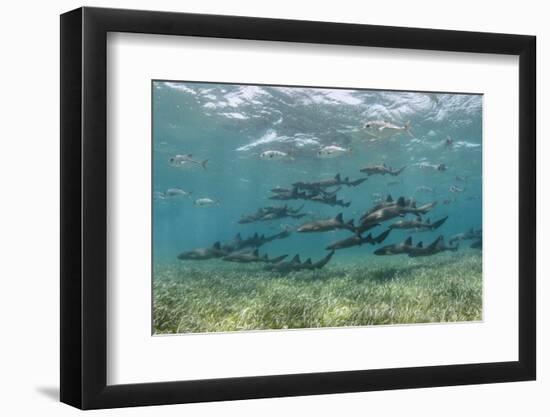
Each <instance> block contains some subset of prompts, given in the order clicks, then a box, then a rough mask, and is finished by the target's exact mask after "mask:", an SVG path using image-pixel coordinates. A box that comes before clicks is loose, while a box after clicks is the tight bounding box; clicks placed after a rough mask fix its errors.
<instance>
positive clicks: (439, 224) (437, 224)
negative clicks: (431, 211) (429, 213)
mask: <svg viewBox="0 0 550 417" xmlns="http://www.w3.org/2000/svg"><path fill="white" fill-rule="evenodd" d="M448 218H449V216H445V217H443V218H442V219H439V220H438V221H436V222H433V224H432V225H431V227H432V230H435V229H437V228H438V227H439V226H441V225H442V224H443V223H445V222H446V221H447V219H448ZM428 223H429V221H428Z"/></svg>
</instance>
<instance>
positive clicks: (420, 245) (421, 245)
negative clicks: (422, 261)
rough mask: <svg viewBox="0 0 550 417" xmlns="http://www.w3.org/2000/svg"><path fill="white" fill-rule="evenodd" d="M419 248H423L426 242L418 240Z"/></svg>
mask: <svg viewBox="0 0 550 417" xmlns="http://www.w3.org/2000/svg"><path fill="white" fill-rule="evenodd" d="M416 247H417V248H423V247H424V244H423V243H422V242H418V245H416Z"/></svg>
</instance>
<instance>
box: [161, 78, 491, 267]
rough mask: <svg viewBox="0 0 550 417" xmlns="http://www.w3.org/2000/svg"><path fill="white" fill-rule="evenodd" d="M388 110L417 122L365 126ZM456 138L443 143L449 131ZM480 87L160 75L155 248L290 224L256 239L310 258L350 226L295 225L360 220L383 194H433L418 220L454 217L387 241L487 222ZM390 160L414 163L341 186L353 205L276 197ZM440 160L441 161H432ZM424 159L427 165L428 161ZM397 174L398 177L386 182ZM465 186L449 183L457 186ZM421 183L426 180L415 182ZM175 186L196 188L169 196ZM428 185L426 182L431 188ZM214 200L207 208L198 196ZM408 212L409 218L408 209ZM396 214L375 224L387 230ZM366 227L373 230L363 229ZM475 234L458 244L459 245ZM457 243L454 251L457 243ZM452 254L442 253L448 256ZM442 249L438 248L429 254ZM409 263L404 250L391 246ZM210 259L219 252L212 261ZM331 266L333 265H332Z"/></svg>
mask: <svg viewBox="0 0 550 417" xmlns="http://www.w3.org/2000/svg"><path fill="white" fill-rule="evenodd" d="M376 120H386V121H388V122H391V123H392V124H395V125H397V126H400V127H402V126H404V125H405V124H406V123H407V122H410V130H411V134H407V133H405V132H403V133H399V134H395V135H394V136H392V137H391V138H385V139H374V138H373V137H371V136H369V135H368V134H367V133H366V132H365V129H364V128H363V126H364V125H365V123H367V122H369V121H376ZM448 137H449V138H451V139H452V141H453V143H452V144H451V145H446V143H445V141H446V139H447V138H448ZM481 144H482V96H480V95H468V94H435V93H423V92H418V93H416V92H392V91H377V90H339V89H333V90H330V89H314V88H294V87H269V86H245V85H228V84H211V83H189V82H154V83H153V150H154V152H153V193H154V199H153V254H154V263H155V264H162V263H166V262H170V263H173V262H182V263H186V264H193V265H199V264H200V263H201V261H177V260H176V258H177V255H178V254H179V253H181V252H183V251H188V250H191V249H193V248H199V247H208V246H211V245H212V244H213V243H214V242H216V241H221V242H224V241H227V240H231V239H232V238H233V237H234V236H235V235H236V234H237V233H241V235H242V237H243V238H245V237H248V236H249V235H252V234H254V233H255V232H257V233H259V234H262V233H263V234H265V235H272V234H275V233H279V232H281V231H283V230H285V229H287V230H291V231H293V232H292V234H291V235H290V237H288V238H286V239H281V240H275V241H273V242H271V243H268V244H266V245H264V246H262V247H260V253H261V254H264V253H268V255H269V256H270V257H272V256H273V257H274V256H278V255H282V254H288V255H290V256H293V255H295V254H300V257H301V258H302V259H306V258H308V257H311V258H312V259H313V260H314V261H315V260H318V259H320V258H322V257H323V256H325V255H326V254H327V251H326V250H325V247H326V246H327V245H328V244H330V243H331V242H333V241H335V240H339V239H343V238H346V237H349V236H350V232H349V231H346V230H338V231H330V232H324V233H310V234H303V233H298V232H296V231H295V229H296V227H297V226H299V225H300V224H302V223H305V222H306V221H310V220H312V219H323V218H328V217H334V216H335V215H337V214H338V213H343V218H344V220H346V221H347V220H349V219H355V221H356V222H357V221H358V219H359V217H360V216H361V214H363V213H364V212H365V211H366V210H367V209H369V208H370V207H371V206H372V205H373V204H374V203H375V201H376V200H377V199H379V198H385V197H386V196H387V195H388V194H391V196H392V197H393V198H394V199H397V198H398V197H399V196H405V197H413V198H414V199H415V200H416V201H417V205H420V204H424V203H430V202H434V201H437V205H436V206H435V208H434V209H433V210H431V211H430V213H429V214H428V215H426V216H425V217H424V218H423V220H426V219H428V218H430V219H431V220H432V221H435V220H438V219H440V218H442V217H444V216H448V220H447V221H446V222H445V223H444V224H443V225H442V226H441V227H440V228H439V229H437V230H435V231H428V232H422V233H410V232H409V231H407V230H393V231H392V232H391V233H390V235H389V236H388V238H387V239H386V241H385V242H384V243H383V244H382V245H386V244H391V243H396V242H401V241H403V240H404V239H406V238H407V237H408V236H412V238H413V242H414V243H416V242H418V241H419V240H422V241H423V242H424V243H425V244H426V243H430V242H431V241H433V240H434V239H435V238H436V237H437V236H439V235H443V236H444V237H445V238H446V239H448V238H449V237H450V236H452V235H454V234H457V233H460V232H464V231H466V230H468V229H469V228H471V227H474V228H476V229H478V228H481V226H482V199H481V196H482V181H481V174H482V146H481ZM328 145H336V146H339V147H341V148H344V149H346V150H349V152H345V153H344V154H343V155H341V156H339V157H335V158H331V159H324V158H320V157H319V156H318V152H319V150H320V149H322V148H323V147H325V146H328ZM272 150H274V151H278V152H282V153H284V154H286V155H288V157H285V158H283V159H282V160H266V159H263V158H262V157H261V156H260V155H261V153H262V152H265V151H272ZM183 154H192V157H191V159H193V160H194V161H197V162H201V161H204V160H208V162H207V163H206V167H207V168H206V169H203V168H202V166H201V165H200V164H194V163H190V164H188V165H190V168H187V169H186V168H181V167H174V166H172V164H171V163H170V158H173V157H174V156H175V155H183ZM381 163H386V164H387V165H389V166H391V167H392V168H396V169H397V168H401V167H402V166H405V165H406V166H407V168H406V169H405V170H404V171H403V172H402V173H401V174H400V175H399V176H395V177H393V176H389V175H373V176H370V177H369V178H368V180H366V181H365V182H364V183H362V184H360V185H359V186H357V187H342V188H341V189H340V190H339V191H338V193H337V195H338V198H339V199H342V200H344V201H345V202H351V204H350V206H349V207H347V208H345V207H331V206H329V205H324V204H320V203H316V202H312V201H303V200H296V201H274V200H270V199H269V197H270V196H271V195H272V193H271V191H270V190H271V189H272V188H274V187H276V186H280V187H289V186H290V184H292V183H294V182H297V181H318V180H323V179H328V178H332V177H334V176H335V175H336V174H337V173H339V174H340V175H341V176H342V178H343V177H350V179H351V180H355V179H358V178H364V177H366V175H365V174H363V173H361V172H360V171H359V170H360V168H362V167H365V166H367V165H369V164H381ZM439 164H445V166H446V168H447V169H446V170H445V171H438V170H436V169H433V168H432V167H431V166H432V165H433V166H436V165H439ZM426 165H428V167H426ZM396 180H398V181H399V183H396V184H388V183H390V182H392V181H396ZM453 186H454V187H457V188H458V189H460V190H462V191H460V192H451V191H450V188H451V187H453ZM418 187H421V188H420V189H419V188H418ZM172 188H178V189H181V190H183V191H185V192H188V193H190V195H189V196H175V197H168V196H166V195H165V193H166V191H167V190H168V189H172ZM428 188H429V189H430V190H428ZM202 198H208V199H211V200H213V201H215V204H214V205H212V206H209V207H200V206H199V205H197V204H196V200H197V199H202ZM285 203H286V204H288V205H289V207H292V208H298V207H300V206H301V205H302V204H303V205H304V207H303V209H302V213H305V214H306V216H305V217H303V218H301V219H292V218H285V219H280V220H275V221H267V222H256V223H251V224H239V223H238V221H239V219H240V218H241V216H242V215H248V214H252V213H254V212H256V210H257V209H259V208H260V207H264V206H274V205H284V204H285ZM406 218H413V216H407V217H406ZM396 220H399V219H393V220H389V221H387V222H385V223H383V224H382V225H381V226H379V227H377V228H375V229H373V230H372V232H373V234H374V235H376V234H379V233H382V232H383V231H384V230H386V227H387V226H388V225H389V224H391V223H393V222H395V221H396ZM367 233H368V232H367ZM471 243H472V242H471V241H466V242H461V243H460V244H461V247H460V249H459V252H460V251H465V250H468V251H471V249H468V247H469V245H470V244H471ZM377 247H378V246H371V245H363V246H358V247H353V248H349V249H342V250H339V251H337V252H336V254H335V255H334V258H333V260H332V261H331V262H334V264H336V265H338V264H340V265H342V264H346V263H353V262H354V259H355V260H356V259H357V258H358V257H360V258H365V257H372V259H373V260H375V259H380V258H379V257H376V256H374V255H373V252H374V250H375V249H376V248H377ZM459 252H458V253H459ZM448 254H449V252H448V253H447V254H445V255H444V256H447V255H448ZM434 256H441V255H434ZM393 259H395V262H397V263H399V262H407V259H408V258H407V257H406V256H394V257H392V260H393ZM215 262H223V261H220V260H216V261H215ZM329 265H330V264H329Z"/></svg>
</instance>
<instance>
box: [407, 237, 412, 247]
mask: <svg viewBox="0 0 550 417" xmlns="http://www.w3.org/2000/svg"><path fill="white" fill-rule="evenodd" d="M412 243H413V242H412V237H411V236H409V237H408V238H407V239H406V240H405V246H411V245H412Z"/></svg>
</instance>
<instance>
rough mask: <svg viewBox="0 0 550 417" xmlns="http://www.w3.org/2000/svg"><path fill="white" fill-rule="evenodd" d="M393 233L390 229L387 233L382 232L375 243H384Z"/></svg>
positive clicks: (375, 239)
mask: <svg viewBox="0 0 550 417" xmlns="http://www.w3.org/2000/svg"><path fill="white" fill-rule="evenodd" d="M390 232H391V229H388V230H386V231H385V232H382V233H380V234H379V235H378V236H376V237H375V238H374V239H373V240H374V242H376V243H382V242H383V241H384V240H386V238H387V237H388V235H389V234H390Z"/></svg>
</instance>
